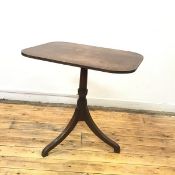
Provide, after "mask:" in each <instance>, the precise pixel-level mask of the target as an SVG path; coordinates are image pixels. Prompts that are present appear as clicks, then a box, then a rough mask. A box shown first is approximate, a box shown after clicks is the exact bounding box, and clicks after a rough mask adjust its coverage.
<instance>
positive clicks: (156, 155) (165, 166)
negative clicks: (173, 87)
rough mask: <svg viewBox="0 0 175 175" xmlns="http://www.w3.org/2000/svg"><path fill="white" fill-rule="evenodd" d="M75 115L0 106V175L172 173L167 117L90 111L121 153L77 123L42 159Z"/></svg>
mask: <svg viewBox="0 0 175 175" xmlns="http://www.w3.org/2000/svg"><path fill="white" fill-rule="evenodd" d="M73 112H74V107H64V106H51V105H50V106H46V105H43V106H41V105H39V104H38V105H36V104H35V105H32V104H31V105H27V104H5V103H0V174H1V175H109V174H110V175H116V174H117V175H174V174H175V132H174V128H175V116H173V115H172V116H168V115H166V114H163V115H158V114H146V113H139V112H138V113H132V112H126V111H111V110H109V109H95V108H94V109H93V110H92V108H91V113H92V115H93V119H94V120H95V122H96V123H97V124H98V125H99V126H100V127H101V128H102V130H103V131H104V132H105V133H107V134H108V135H109V136H110V137H111V138H113V139H114V140H117V141H118V142H119V143H120V145H121V148H122V151H121V154H115V153H113V151H112V150H111V148H110V147H109V146H108V145H106V144H104V143H103V142H102V141H101V140H100V139H98V137H96V136H95V135H94V134H93V133H92V132H91V131H90V130H89V128H88V127H87V126H86V124H85V123H84V122H79V123H78V125H77V127H76V128H75V130H74V131H73V132H72V133H71V134H70V135H69V137H68V138H67V139H66V140H64V142H63V143H62V144H61V145H60V146H58V147H56V148H55V149H54V150H53V152H51V154H50V156H49V157H47V158H41V155H40V151H41V147H43V146H45V145H46V144H47V143H48V142H50V141H51V140H52V139H51V138H53V137H55V136H57V134H58V132H59V133H61V132H62V130H63V129H64V127H65V124H66V123H67V122H68V121H69V120H70V117H71V115H72V114H73ZM48 118H49V121H48ZM136 150H137V151H136Z"/></svg>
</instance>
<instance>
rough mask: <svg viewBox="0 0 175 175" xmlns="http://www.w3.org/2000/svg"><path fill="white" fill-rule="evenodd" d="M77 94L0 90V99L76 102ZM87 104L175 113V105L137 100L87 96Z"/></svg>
mask: <svg viewBox="0 0 175 175" xmlns="http://www.w3.org/2000/svg"><path fill="white" fill-rule="evenodd" d="M77 97H78V96H77V95H66V94H54V93H39V92H25V91H6V90H0V99H7V100H19V101H29V102H42V103H63V104H76V101H77ZM87 99H88V105H90V106H102V107H114V108H125V109H134V110H147V111H158V112H170V113H171V112H172V113H175V105H172V104H156V103H145V102H138V101H119V100H114V99H105V98H90V97H89V98H88V97H87Z"/></svg>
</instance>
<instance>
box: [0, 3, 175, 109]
mask: <svg viewBox="0 0 175 175" xmlns="http://www.w3.org/2000/svg"><path fill="white" fill-rule="evenodd" d="M174 9H175V2H174V1H173V0H154V1H153V0H142V1H140V0H132V1H131V0H84V1H83V0H74V1H71V0H37V1H36V0H28V1H24V0H15V1H13V0H6V1H0V98H8V99H25V98H26V99H28V100H35V101H49V102H66V103H74V102H75V99H73V101H71V98H68V99H67V100H66V99H65V98H64V96H65V95H68V96H69V95H75V94H76V93H77V88H78V81H79V68H75V67H69V66H63V65H58V64H54V63H47V62H42V61H38V60H32V59H29V58H25V57H22V56H21V55H20V50H21V49H23V48H26V47H30V46H34V45H37V44H42V43H45V42H49V41H68V42H69V41H70V42H76V43H82V44H89V45H96V46H102V47H109V48H116V49H123V50H130V51H135V52H138V53H141V54H143V55H144V61H143V62H142V64H141V66H140V67H139V69H138V70H137V71H136V72H135V73H133V74H127V75H117V74H109V73H103V72H98V71H92V70H90V71H89V82H88V83H89V84H88V85H89V86H88V89H89V93H88V97H89V98H90V101H89V103H91V104H95V105H104V106H116V107H117V106H119V107H129V108H143V109H153V110H165V111H175V92H174V89H175V78H174V76H175V32H174V31H175V10H174ZM8 92H15V93H8ZM35 92H37V93H44V94H45V93H46V94H48V95H46V96H43V95H42V94H41V95H32V93H35ZM26 93H31V94H28V95H25V94H26ZM49 94H50V95H49ZM57 95H58V97H56V96H57ZM60 95H61V96H63V97H60V98H59V96H60ZM99 98H100V99H99ZM131 104H133V105H131Z"/></svg>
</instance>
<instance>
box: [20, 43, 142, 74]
mask: <svg viewBox="0 0 175 175" xmlns="http://www.w3.org/2000/svg"><path fill="white" fill-rule="evenodd" d="M21 53H22V55H23V56H27V57H30V58H34V59H39V60H43V61H50V62H55V63H61V64H67V65H71V66H77V67H82V68H87V69H94V70H100V71H105V72H111V73H131V72H134V71H135V70H136V69H137V68H138V66H139V65H140V63H141V62H142V60H143V56H142V55H140V54H138V53H134V52H129V51H122V50H116V49H109V48H102V47H95V46H88V45H83V44H76V43H68V42H50V43H46V44H42V45H39V46H34V47H31V48H27V49H24V50H22V52H21Z"/></svg>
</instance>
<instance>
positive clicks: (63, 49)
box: [21, 42, 143, 157]
mask: <svg viewBox="0 0 175 175" xmlns="http://www.w3.org/2000/svg"><path fill="white" fill-rule="evenodd" d="M21 53H22V55H23V56H26V57H30V58H34V59H39V60H43V61H50V62H55V63H60V64H66V65H71V66H77V67H80V68H81V71H80V83H79V89H78V95H79V98H78V101H77V106H76V108H75V112H74V114H73V116H72V118H71V120H70V121H69V123H68V125H67V126H66V128H65V129H64V130H63V132H62V133H61V134H60V135H59V136H58V137H57V138H56V139H54V140H53V141H52V142H51V143H50V144H48V145H47V146H46V147H45V148H44V149H43V151H42V156H43V157H45V156H47V155H48V153H49V151H50V150H52V149H53V148H55V147H56V146H57V145H58V144H60V143H61V142H62V141H63V140H64V139H65V138H66V137H67V136H68V135H69V134H70V132H71V131H72V130H73V129H74V127H75V126H76V124H77V123H78V121H85V122H86V124H87V125H88V127H89V128H90V129H91V130H92V131H93V133H94V134H95V135H96V136H98V137H99V138H100V139H101V140H103V141H104V142H105V143H107V144H108V145H110V146H111V147H113V149H114V152H116V153H120V146H119V145H118V144H117V143H116V142H114V141H113V140H111V139H110V138H108V137H107V136H106V135H105V134H104V133H103V132H102V131H101V130H100V129H99V128H98V127H97V125H96V124H95V123H94V121H93V119H92V117H91V115H90V113H89V109H88V106H87V99H86V95H87V91H88V90H87V75H88V69H93V70H99V71H103V72H110V73H132V72H134V71H136V69H137V68H138V66H139V65H140V63H141V62H142V60H143V56H142V55H140V54H138V53H134V52H129V51H122V50H115V49H108V48H101V47H95V46H88V45H82V44H75V43H68V42H50V43H46V44H42V45H39V46H35V47H31V48H27V49H24V50H22V52H21Z"/></svg>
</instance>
